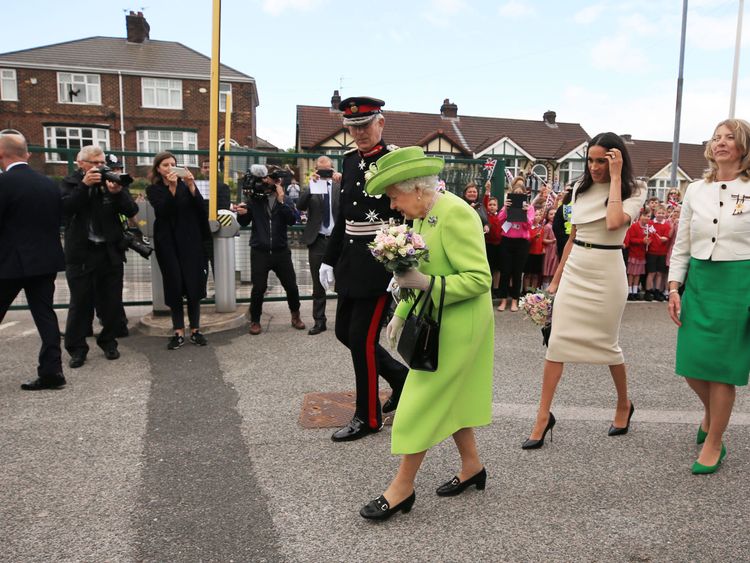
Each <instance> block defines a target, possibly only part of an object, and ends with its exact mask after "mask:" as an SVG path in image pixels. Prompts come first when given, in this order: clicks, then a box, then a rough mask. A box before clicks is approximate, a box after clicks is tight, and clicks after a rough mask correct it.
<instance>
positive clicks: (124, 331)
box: [115, 325, 130, 338]
mask: <svg viewBox="0 0 750 563" xmlns="http://www.w3.org/2000/svg"><path fill="white" fill-rule="evenodd" d="M128 336H130V331H129V330H128V325H124V326H121V327H120V328H118V329H117V332H116V333H115V338H127V337H128Z"/></svg>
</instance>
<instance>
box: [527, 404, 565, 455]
mask: <svg viewBox="0 0 750 563" xmlns="http://www.w3.org/2000/svg"><path fill="white" fill-rule="evenodd" d="M556 422H557V420H555V415H554V414H552V412H551V411H550V413H549V418H548V419H547V426H545V427H544V433H543V434H542V437H541V438H540V439H539V440H532V439H531V438H529V439H528V440H526V441H525V442H524V443H523V444H521V449H522V450H538V449H539V448H541V447H542V446H543V445H544V438H545V436H547V432H549V441H550V442H551V441H552V429H553V428H554V427H555V423H556Z"/></svg>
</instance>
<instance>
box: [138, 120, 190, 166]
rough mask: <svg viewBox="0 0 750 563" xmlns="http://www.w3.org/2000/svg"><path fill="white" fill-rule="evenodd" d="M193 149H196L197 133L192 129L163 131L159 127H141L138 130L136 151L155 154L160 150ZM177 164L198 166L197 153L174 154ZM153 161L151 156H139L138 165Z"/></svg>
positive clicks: (146, 164)
mask: <svg viewBox="0 0 750 563" xmlns="http://www.w3.org/2000/svg"><path fill="white" fill-rule="evenodd" d="M173 150H178V151H195V150H198V134H197V133H195V132H193V131H163V130H159V129H142V130H140V131H138V152H149V153H152V155H153V154H156V153H157V152H161V151H173ZM175 158H176V160H177V164H179V165H181V166H198V155H197V154H176V155H175ZM152 163H153V158H152V157H151V156H139V157H138V166H148V165H150V164H152Z"/></svg>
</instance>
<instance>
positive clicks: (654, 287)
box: [646, 204, 672, 301]
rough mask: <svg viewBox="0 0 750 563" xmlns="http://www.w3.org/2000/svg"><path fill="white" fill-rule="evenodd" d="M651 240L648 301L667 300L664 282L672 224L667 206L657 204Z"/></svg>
mask: <svg viewBox="0 0 750 563" xmlns="http://www.w3.org/2000/svg"><path fill="white" fill-rule="evenodd" d="M649 231H650V232H651V236H650V239H651V240H650V242H649V244H648V246H647V247H646V301H653V300H654V299H656V300H657V301H666V299H665V297H664V292H663V289H662V284H663V283H664V276H665V275H666V273H667V250H668V248H669V237H670V236H671V235H672V225H671V224H670V223H669V221H667V208H666V206H664V205H661V204H659V205H657V206H656V209H655V210H654V219H653V220H652V221H651V222H650V223H649Z"/></svg>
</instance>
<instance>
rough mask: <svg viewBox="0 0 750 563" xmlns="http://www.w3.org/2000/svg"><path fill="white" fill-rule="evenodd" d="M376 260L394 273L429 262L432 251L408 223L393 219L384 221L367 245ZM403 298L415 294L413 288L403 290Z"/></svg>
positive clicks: (401, 293) (400, 272)
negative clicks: (402, 223)
mask: <svg viewBox="0 0 750 563" xmlns="http://www.w3.org/2000/svg"><path fill="white" fill-rule="evenodd" d="M367 246H368V247H369V248H370V252H371V253H372V255H373V257H374V258H375V260H377V261H378V262H380V263H381V264H383V266H385V269H386V270H387V271H389V272H391V273H394V274H402V273H404V272H406V271H407V270H410V269H411V268H416V267H417V266H418V265H419V262H420V261H422V260H423V261H425V262H428V261H429V259H430V251H429V249H428V248H427V246H426V245H425V243H424V239H423V238H422V236H421V235H420V234H418V233H415V232H414V230H413V229H410V228H409V226H408V225H399V224H397V223H396V222H395V221H394V220H393V219H391V220H390V221H389V222H388V223H383V225H382V226H381V227H380V231H379V232H378V234H376V235H375V239H374V240H373V241H372V242H371V243H370V244H368V245H367ZM400 295H401V297H402V298H403V299H408V298H410V297H413V296H414V292H413V291H412V290H411V289H405V290H401V292H400Z"/></svg>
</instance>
